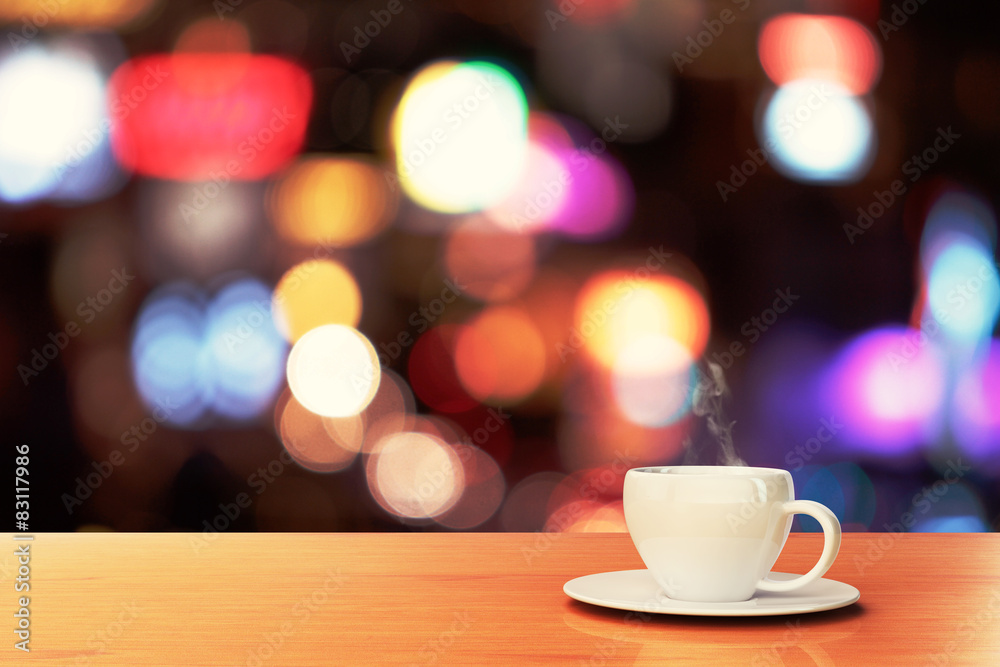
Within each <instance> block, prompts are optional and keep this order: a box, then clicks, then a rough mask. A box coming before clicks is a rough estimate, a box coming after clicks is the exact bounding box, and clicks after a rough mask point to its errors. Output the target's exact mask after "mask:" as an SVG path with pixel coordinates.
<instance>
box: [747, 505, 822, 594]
mask: <svg viewBox="0 0 1000 667" xmlns="http://www.w3.org/2000/svg"><path fill="white" fill-rule="evenodd" d="M781 511H782V516H787V515H789V514H808V515H809V516H811V517H812V518H814V519H816V520H817V521H819V525H821V526H822V527H823V553H822V554H820V557H819V562H818V563H816V565H814V566H813V569H811V570H809V571H808V572H806V573H805V574H803V575H802V576H801V577H796V578H795V579H789V580H788V581H774V580H772V579H768V578H767V577H765V578H763V579H761V580H760V583H758V584H757V590H761V591H768V592H771V593H784V592H786V591H792V590H795V589H796V588H801V587H802V586H805V585H806V584H808V583H811V582H813V581H816V580H817V579H819V578H820V577H822V576H823V575H824V574H826V571H827V570H829V569H830V566H831V565H833V561H834V559H835V558H836V557H837V553H838V552H839V551H840V521H838V520H837V516H836V515H835V514H834V513H833V512H831V511H830V509H829V508H828V507H826V506H824V505H820V504H819V503H817V502H813V501H812V500H790V501H788V502H786V503H784V504H783V505H782V506H781Z"/></svg>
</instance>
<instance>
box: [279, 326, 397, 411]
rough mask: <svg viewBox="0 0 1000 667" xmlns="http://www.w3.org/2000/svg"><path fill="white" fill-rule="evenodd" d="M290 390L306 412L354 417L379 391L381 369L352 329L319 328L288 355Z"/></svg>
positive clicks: (372, 352) (372, 351) (371, 350)
mask: <svg viewBox="0 0 1000 667" xmlns="http://www.w3.org/2000/svg"><path fill="white" fill-rule="evenodd" d="M287 372H288V387H289V389H291V391H292V394H294V396H295V398H296V400H297V401H298V402H299V403H301V404H302V405H303V406H304V407H305V408H306V409H307V410H309V411H311V412H314V413H316V414H318V415H321V416H323V417H351V416H353V415H356V414H358V413H360V412H361V411H362V410H364V409H365V408H366V407H367V406H368V404H369V403H371V401H372V398H374V397H375V393H376V392H377V391H378V386H379V381H380V379H381V367H380V366H379V363H378V356H377V354H376V352H375V348H374V347H373V346H372V344H371V343H370V342H369V341H368V339H367V338H365V336H364V335H363V334H362V333H361V332H359V331H358V330H357V329H354V328H353V327H349V326H345V325H342V324H327V325H324V326H321V327H316V328H315V329H312V330H311V331H309V332H308V333H306V334H305V335H304V336H302V338H300V339H299V340H298V342H297V343H295V346H294V347H293V348H292V351H291V353H290V354H289V355H288V367H287Z"/></svg>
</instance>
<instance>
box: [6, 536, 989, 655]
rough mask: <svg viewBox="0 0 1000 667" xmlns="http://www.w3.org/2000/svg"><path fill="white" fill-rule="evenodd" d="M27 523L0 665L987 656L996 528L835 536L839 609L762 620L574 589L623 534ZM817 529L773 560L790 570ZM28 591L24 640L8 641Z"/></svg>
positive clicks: (628, 564)
mask: <svg viewBox="0 0 1000 667" xmlns="http://www.w3.org/2000/svg"><path fill="white" fill-rule="evenodd" d="M200 537H201V536H193V535H190V534H185V533H158V534H144V533H130V534H129V533H73V534H37V535H35V537H34V541H32V542H30V545H31V546H30V562H29V567H30V574H29V575H28V576H29V577H30V579H29V583H30V586H31V590H30V592H27V593H16V592H15V591H14V582H15V578H16V577H17V570H18V567H19V565H18V563H17V560H16V558H15V557H14V555H13V552H14V549H15V548H16V547H17V546H18V545H20V544H21V543H19V542H15V541H14V540H13V536H12V535H10V534H8V535H7V536H6V540H7V544H8V545H10V546H9V547H8V548H6V549H4V553H3V555H2V556H0V575H2V577H3V589H4V590H5V591H6V593H5V594H4V596H3V600H4V602H3V606H4V610H5V612H4V614H3V618H6V619H7V621H6V623H7V624H8V629H5V630H4V632H3V636H6V637H7V640H6V645H5V646H3V647H2V648H0V664H5V665H6V664H11V665H129V666H131V665H169V666H171V667H178V666H181V665H249V666H262V665H275V666H282V667H284V666H300V665H301V666H306V665H350V664H358V665H363V664H364V665H371V664H416V665H430V664H462V665H485V664H517V665H524V664H529V665H531V664H543V663H550V662H553V663H567V664H575V665H594V666H599V665H614V664H626V665H628V664H664V663H669V664H671V665H673V664H719V665H780V664H786V665H821V666H825V665H851V666H854V665H889V664H896V665H971V664H976V665H1000V535H997V534H977V535H942V534H934V535H931V534H923V535H918V534H909V535H893V534H878V533H875V534H865V533H849V534H845V535H844V539H843V546H842V547H841V551H840V556H839V558H838V559H837V562H836V564H835V565H834V566H833V568H832V569H831V570H830V572H829V573H828V574H827V575H826V576H827V578H831V579H837V580H839V581H844V582H846V583H849V584H851V585H853V586H855V587H857V588H858V589H859V590H860V591H861V600H860V601H859V602H858V603H857V604H855V605H852V606H850V607H847V608H844V609H839V610H834V611H829V612H822V613H818V614H802V615H797V616H786V617H771V618H735V619H718V618H694V617H678V616H651V617H650V618H649V620H643V621H641V622H637V621H636V619H635V618H631V619H630V620H629V621H626V620H625V619H626V615H627V614H628V612H622V611H614V610H607V609H602V608H599V607H593V606H590V605H587V604H583V603H580V602H576V601H574V600H571V599H569V598H568V597H566V595H565V594H564V593H563V591H562V586H563V584H564V583H565V582H566V581H568V580H569V579H572V578H574V577H578V576H582V575H585V574H591V573H595V572H605V571H610V570H625V569H634V568H639V567H642V562H641V561H640V560H639V557H638V555H637V554H636V552H635V550H634V548H633V546H632V543H631V541H630V540H629V538H628V536H627V535H625V534H559V533H551V534H550V533H546V534H489V533H480V534H475V533H472V534H469V533H466V534H445V533H437V534H428V533H407V534H403V533H390V534H386V533H382V534H372V533H363V534H358V533H356V534H282V533H279V534H275V533H271V534H259V533H255V534H222V535H220V536H218V537H216V538H215V539H214V540H212V541H210V542H209V541H204V542H202V541H200ZM821 539H822V538H821V536H819V535H813V534H793V535H791V536H790V538H789V541H788V545H787V546H786V547H785V551H784V553H783V554H782V556H781V558H780V559H779V561H778V564H777V565H776V566H775V569H776V570H778V571H785V572H804V571H805V570H806V569H808V568H809V567H810V566H811V565H812V564H813V562H814V561H815V559H816V557H817V555H818V554H819V551H820V549H821V546H822V545H821ZM22 595H27V596H29V597H30V603H29V609H30V622H31V625H30V629H31V640H30V644H29V646H30V647H31V652H30V653H24V652H22V651H19V650H16V649H14V646H13V645H14V642H15V641H17V638H16V636H15V635H14V634H13V633H12V632H11V631H12V630H13V629H14V625H15V623H16V621H17V619H15V618H13V616H12V612H13V611H14V610H16V609H17V606H16V605H17V599H18V597H20V596H22Z"/></svg>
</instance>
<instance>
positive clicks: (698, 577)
mask: <svg viewBox="0 0 1000 667" xmlns="http://www.w3.org/2000/svg"><path fill="white" fill-rule="evenodd" d="M623 504H624V507H625V523H626V525H627V526H628V532H629V534H630V535H631V536H632V542H633V543H634V544H635V548H636V549H637V550H638V551H639V556H641V557H642V561H643V562H644V563H645V564H646V567H647V568H649V570H650V572H651V573H652V575H653V578H654V579H655V580H656V583H658V584H659V585H660V587H661V588H662V589H663V592H664V594H666V595H667V597H670V598H673V599H675V600H689V601H692V602H739V601H743V600H749V599H750V598H751V597H753V595H754V593H755V592H756V591H771V592H786V591H792V590H795V589H797V588H801V587H802V586H805V585H806V584H808V583H810V582H812V581H815V580H816V579H819V578H820V577H822V576H823V575H824V574H825V573H826V571H827V570H829V569H830V566H831V565H833V561H834V559H835V558H836V557H837V552H838V551H840V522H839V521H838V520H837V517H836V516H835V515H834V514H833V512H831V511H830V510H829V509H828V508H826V507H824V506H823V505H820V504H819V503H816V502H813V501H811V500H795V492H794V488H793V486H792V476H791V475H790V474H789V473H788V472H787V471H785V470H780V469H777V468H748V467H738V466H663V467H654V468H633V469H632V470H629V471H628V472H627V473H626V474H625V490H624V496H623ZM793 514H808V515H809V516H811V517H813V518H814V519H816V520H817V521H819V523H820V525H821V526H822V527H823V534H824V542H823V553H822V555H821V556H820V558H819V562H818V563H816V565H815V566H814V567H813V568H812V569H811V570H809V572H807V573H806V574H804V575H802V576H801V577H797V578H795V579H790V580H787V581H780V582H779V581H772V580H770V579H767V578H766V576H767V574H768V573H769V572H770V571H771V567H772V566H773V565H774V562H775V561H776V560H777V559H778V554H779V553H781V549H782V547H784V546H785V540H786V539H787V538H788V532H789V530H791V527H792V515H793Z"/></svg>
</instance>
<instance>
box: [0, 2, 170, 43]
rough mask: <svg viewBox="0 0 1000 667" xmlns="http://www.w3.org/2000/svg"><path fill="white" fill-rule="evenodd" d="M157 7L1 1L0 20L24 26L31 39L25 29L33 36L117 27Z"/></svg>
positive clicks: (26, 35) (147, 3)
mask: <svg viewBox="0 0 1000 667" xmlns="http://www.w3.org/2000/svg"><path fill="white" fill-rule="evenodd" d="M156 4H157V0H58V1H55V2H48V3H45V2H39V0H4V1H3V2H0V21H3V22H4V23H14V24H18V26H19V27H20V26H24V30H25V31H26V32H22V35H24V36H25V37H26V39H31V37H33V36H34V34H32V33H31V32H30V30H29V28H28V26H30V27H31V28H34V29H35V30H36V33H35V34H37V31H38V30H39V29H41V28H44V27H46V26H49V27H51V26H75V27H87V28H99V27H103V28H118V27H121V26H123V25H125V24H127V23H129V22H131V21H133V20H134V19H137V18H139V17H140V16H142V15H145V14H147V13H148V12H149V10H150V9H151V8H152V7H153V6H154V5H156ZM22 22H23V23H22ZM18 32H21V30H19V31H18ZM10 34H14V33H10ZM28 35H30V36H28ZM18 36H19V37H20V36H21V35H18ZM16 47H17V45H16V44H15V48H16Z"/></svg>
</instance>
